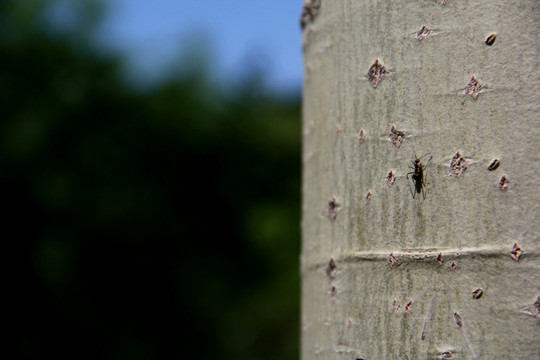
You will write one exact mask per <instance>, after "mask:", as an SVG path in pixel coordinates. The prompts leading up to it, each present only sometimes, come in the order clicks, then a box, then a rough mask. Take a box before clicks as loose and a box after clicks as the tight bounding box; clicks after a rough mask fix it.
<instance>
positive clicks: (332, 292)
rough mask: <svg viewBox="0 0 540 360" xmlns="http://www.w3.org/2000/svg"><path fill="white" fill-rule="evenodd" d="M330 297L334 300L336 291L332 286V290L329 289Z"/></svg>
mask: <svg viewBox="0 0 540 360" xmlns="http://www.w3.org/2000/svg"><path fill="white" fill-rule="evenodd" d="M330 297H331V298H332V300H336V297H337V289H336V287H335V286H332V289H330Z"/></svg>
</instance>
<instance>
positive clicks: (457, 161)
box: [450, 151, 469, 178]
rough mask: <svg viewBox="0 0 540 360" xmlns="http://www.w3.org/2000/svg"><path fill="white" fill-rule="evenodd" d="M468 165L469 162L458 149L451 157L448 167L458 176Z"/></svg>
mask: <svg viewBox="0 0 540 360" xmlns="http://www.w3.org/2000/svg"><path fill="white" fill-rule="evenodd" d="M468 166H469V163H467V160H465V158H464V157H463V155H461V153H460V152H459V151H458V152H456V154H455V155H454V157H453V158H452V162H451V163H450V169H452V172H453V173H454V175H456V177H458V178H459V177H460V176H461V174H463V172H464V171H465V170H466V169H467V167H468Z"/></svg>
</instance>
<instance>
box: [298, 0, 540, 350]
mask: <svg viewBox="0 0 540 360" xmlns="http://www.w3.org/2000/svg"><path fill="white" fill-rule="evenodd" d="M306 3H311V1H307V0H306ZM306 6H310V5H309V4H308V5H306ZM310 11H311V12H310ZM306 14H307V15H306ZM303 22H304V24H305V28H304V52H305V84H304V103H303V117H304V143H303V166H304V167H303V189H302V191H303V220H302V232H303V246H302V256H301V260H302V261H301V264H302V265H301V271H302V281H303V285H302V330H301V331H302V359H303V360H308V359H357V358H362V359H365V360H382V359H387V360H390V359H400V360H402V359H415V360H416V359H438V358H444V356H446V357H447V358H450V356H452V358H454V359H540V346H539V345H538V344H539V343H540V319H539V316H538V306H539V305H538V303H536V304H535V302H537V297H538V296H539V295H540V279H539V275H538V274H539V273H540V244H539V241H538V234H540V225H539V224H540V222H539V218H538V214H539V209H540V201H539V200H540V195H539V186H538V184H539V182H540V177H539V165H540V161H539V145H538V144H539V143H540V136H539V125H540V123H539V116H540V115H539V114H540V112H539V110H540V101H539V96H540V69H539V45H538V41H537V37H538V33H539V31H540V2H539V1H538V0H516V1H492V0H489V1H488V0H478V1H472V0H448V1H447V3H446V4H445V5H443V4H442V1H435V0H433V1H431V0H416V1H415V0H326V1H325V0H322V3H321V4H320V7H318V8H316V9H308V11H304V21H303ZM423 26H426V27H427V28H428V29H431V33H429V31H428V30H425V31H424V35H429V36H427V37H425V38H423V39H422V40H419V37H418V35H417V32H418V31H420V30H421V29H422V28H423ZM420 34H422V33H420ZM491 34H495V35H496V38H495V42H494V43H492V45H491V46H489V45H487V44H486V43H485V41H486V39H487V38H488V37H489V36H490V35H491ZM420 37H422V36H420ZM376 60H378V62H379V64H381V65H382V66H384V67H385V69H386V70H387V73H386V74H385V75H383V76H382V78H381V79H380V81H379V82H378V83H377V86H376V88H375V87H374V86H373V82H370V80H368V77H367V74H368V71H369V70H370V68H371V67H372V65H373V64H374V63H375V62H376ZM373 73H374V71H373V69H372V75H373ZM473 76H474V79H475V80H476V81H478V84H479V86H477V87H476V89H475V88H474V86H473V85H474V81H471V80H472V78H473ZM371 80H373V79H371ZM469 84H470V85H469ZM467 92H468V93H469V94H467ZM475 98H476V99H475ZM392 126H394V131H393V132H392V130H391V129H392ZM400 132H402V133H400ZM360 137H363V141H360V139H359V138H360ZM396 145H400V146H399V147H398V146H396ZM458 152H459V154H458ZM415 154H416V155H417V156H418V157H420V156H421V155H424V154H427V155H426V156H424V157H423V158H421V162H420V163H421V164H422V165H424V166H426V165H427V167H426V169H425V171H424V173H425V175H426V176H427V179H426V184H425V186H423V187H422V189H420V190H421V191H420V192H419V193H417V192H416V188H415V185H417V181H415V179H413V178H412V176H411V175H413V174H409V176H408V175H407V174H408V173H409V172H411V171H413V170H411V169H410V167H411V166H413V162H412V161H413V159H414V155H415ZM456 154H457V156H456ZM494 159H499V160H500V165H499V166H498V167H497V168H496V169H493V170H491V171H490V170H489V169H488V167H489V165H490V164H492V163H493V160H494ZM493 167H496V165H495V164H493V165H492V168H493ZM390 171H392V173H393V174H394V175H395V182H394V183H393V184H392V186H389V184H390V183H391V181H389V180H388V179H387V176H388V174H389V172H390ZM501 179H503V180H501ZM504 179H506V181H507V182H505V181H504ZM413 194H414V195H415V196H414V198H413V196H412V195H413ZM424 197H425V198H424ZM368 199H369V200H368ZM515 244H517V246H518V247H519V249H517V248H515V247H514V246H515ZM391 254H392V256H391ZM439 254H440V256H439ZM331 258H332V259H334V260H333V261H334V262H335V266H336V267H335V268H334V267H333V266H332V264H330V262H331V260H330V259H331ZM438 258H439V259H438ZM437 260H439V261H437ZM516 260H518V261H516ZM441 261H442V263H441ZM398 262H399V263H398ZM452 264H453V265H452ZM390 265H392V266H390ZM477 289H481V292H480V291H477V292H476V293H473V292H474V291H475V290H477ZM480 295H481V296H480ZM406 310H407V311H406Z"/></svg>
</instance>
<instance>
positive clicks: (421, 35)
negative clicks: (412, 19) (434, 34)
mask: <svg viewBox="0 0 540 360" xmlns="http://www.w3.org/2000/svg"><path fill="white" fill-rule="evenodd" d="M430 35H431V29H428V28H427V26H425V25H424V26H422V28H421V29H420V30H418V31H417V32H416V38H417V39H418V41H422V40H424V39H425V38H427V37H429V36H430Z"/></svg>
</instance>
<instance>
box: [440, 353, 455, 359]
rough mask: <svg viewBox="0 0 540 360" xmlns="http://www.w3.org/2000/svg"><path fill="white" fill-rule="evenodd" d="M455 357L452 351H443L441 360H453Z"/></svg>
mask: <svg viewBox="0 0 540 360" xmlns="http://www.w3.org/2000/svg"><path fill="white" fill-rule="evenodd" d="M453 356H454V355H453V353H452V352H451V351H443V352H442V353H440V354H439V359H440V360H446V359H451V358H452V357H453Z"/></svg>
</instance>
